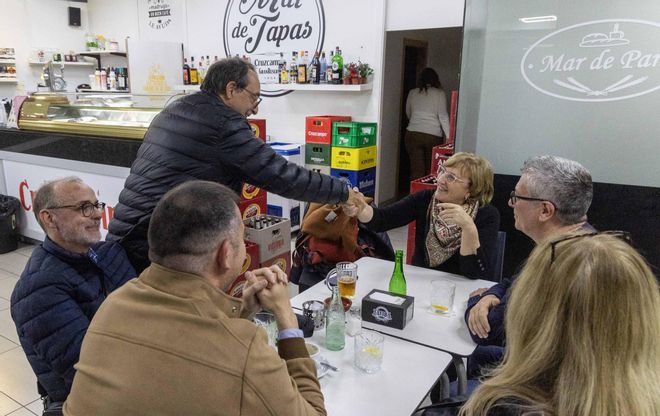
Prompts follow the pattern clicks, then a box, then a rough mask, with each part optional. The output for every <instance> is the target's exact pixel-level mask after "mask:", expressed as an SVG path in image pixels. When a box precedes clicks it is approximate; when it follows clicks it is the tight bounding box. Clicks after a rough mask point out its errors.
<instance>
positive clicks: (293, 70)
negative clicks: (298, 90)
mask: <svg viewBox="0 0 660 416" xmlns="http://www.w3.org/2000/svg"><path fill="white" fill-rule="evenodd" d="M297 61H298V52H293V53H292V54H291V65H290V66H289V84H297V83H298V62H297Z"/></svg>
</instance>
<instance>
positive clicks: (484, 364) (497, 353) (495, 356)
mask: <svg viewBox="0 0 660 416" xmlns="http://www.w3.org/2000/svg"><path fill="white" fill-rule="evenodd" d="M503 358H504V348H503V347H500V346H497V345H479V346H478V347H477V348H476V349H475V350H474V352H473V353H472V355H470V356H469V357H468V362H467V376H468V379H476V378H479V377H481V376H482V375H484V374H485V373H487V372H488V371H489V370H490V369H491V368H493V367H497V366H498V365H499V364H500V363H501V362H502V359H503Z"/></svg>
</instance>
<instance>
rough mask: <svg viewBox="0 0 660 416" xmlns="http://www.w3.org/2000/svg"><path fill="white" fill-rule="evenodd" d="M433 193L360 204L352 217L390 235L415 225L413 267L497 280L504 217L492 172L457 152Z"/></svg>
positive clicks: (481, 161) (477, 158) (474, 158)
mask: <svg viewBox="0 0 660 416" xmlns="http://www.w3.org/2000/svg"><path fill="white" fill-rule="evenodd" d="M437 179H438V184H437V187H436V189H435V190H425V191H420V192H417V193H414V194H410V195H408V196H407V197H405V198H403V199H402V200H400V201H398V202H396V203H394V204H392V205H390V206H388V207H386V208H382V209H381V208H373V207H371V206H369V205H367V204H361V205H360V206H359V207H357V208H356V209H354V210H351V208H350V207H349V208H347V212H348V213H349V215H351V214H352V215H357V218H358V220H359V221H360V222H362V223H364V224H365V225H366V226H367V227H368V228H369V229H371V230H373V231H378V232H380V231H387V230H391V229H393V228H397V227H401V226H404V225H406V224H409V223H410V222H412V221H416V229H415V252H414V254H413V258H412V264H413V265H415V266H422V267H427V268H433V269H437V270H442V271H445V272H449V273H455V274H460V275H463V276H466V277H469V278H472V279H477V278H483V279H488V280H495V279H494V277H493V276H494V274H495V270H494V264H495V258H496V247H497V233H498V230H499V228H500V214H499V212H498V211H497V209H496V208H495V207H493V206H491V205H489V203H490V201H491V199H492V198H493V169H492V167H491V165H490V163H489V162H488V161H487V160H486V159H484V158H482V157H480V156H477V155H474V154H472V153H464V152H461V153H456V154H455V155H454V156H452V157H450V158H449V159H448V160H447V161H446V162H445V164H444V165H441V166H440V170H439V172H438V177H437Z"/></svg>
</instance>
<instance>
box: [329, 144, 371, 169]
mask: <svg viewBox="0 0 660 416" xmlns="http://www.w3.org/2000/svg"><path fill="white" fill-rule="evenodd" d="M377 157H378V154H377V151H376V146H371V147H357V148H351V147H333V148H332V157H331V161H330V167H332V168H333V169H347V170H361V169H369V168H373V167H375V166H376V159H377Z"/></svg>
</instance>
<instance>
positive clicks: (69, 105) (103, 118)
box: [18, 94, 171, 139]
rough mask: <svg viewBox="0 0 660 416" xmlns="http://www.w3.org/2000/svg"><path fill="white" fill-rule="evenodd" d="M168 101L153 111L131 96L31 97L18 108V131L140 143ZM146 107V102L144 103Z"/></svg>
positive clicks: (77, 95) (154, 107) (38, 95)
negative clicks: (139, 140) (67, 134)
mask: <svg viewBox="0 0 660 416" xmlns="http://www.w3.org/2000/svg"><path fill="white" fill-rule="evenodd" d="M168 98H171V97H163V99H160V100H159V99H155V100H153V102H154V103H156V104H154V106H153V107H146V106H144V107H141V106H135V105H136V103H141V102H144V101H145V100H136V97H134V96H131V95H117V94H114V95H84V94H76V95H75V96H73V97H67V96H66V95H61V94H34V95H32V96H30V97H29V98H28V99H27V100H26V101H25V103H24V104H23V106H22V107H21V111H20V117H19V120H18V127H19V128H20V129H25V130H37V131H46V132H56V133H73V134H84V135H91V136H104V137H119V138H128V139H142V138H143V137H144V134H145V133H146V131H147V128H148V127H149V124H150V123H151V120H153V119H154V117H155V116H156V114H158V113H159V112H160V110H161V109H162V107H163V106H164V104H166V103H167V101H169V100H168ZM147 103H149V101H148V100H147Z"/></svg>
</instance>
